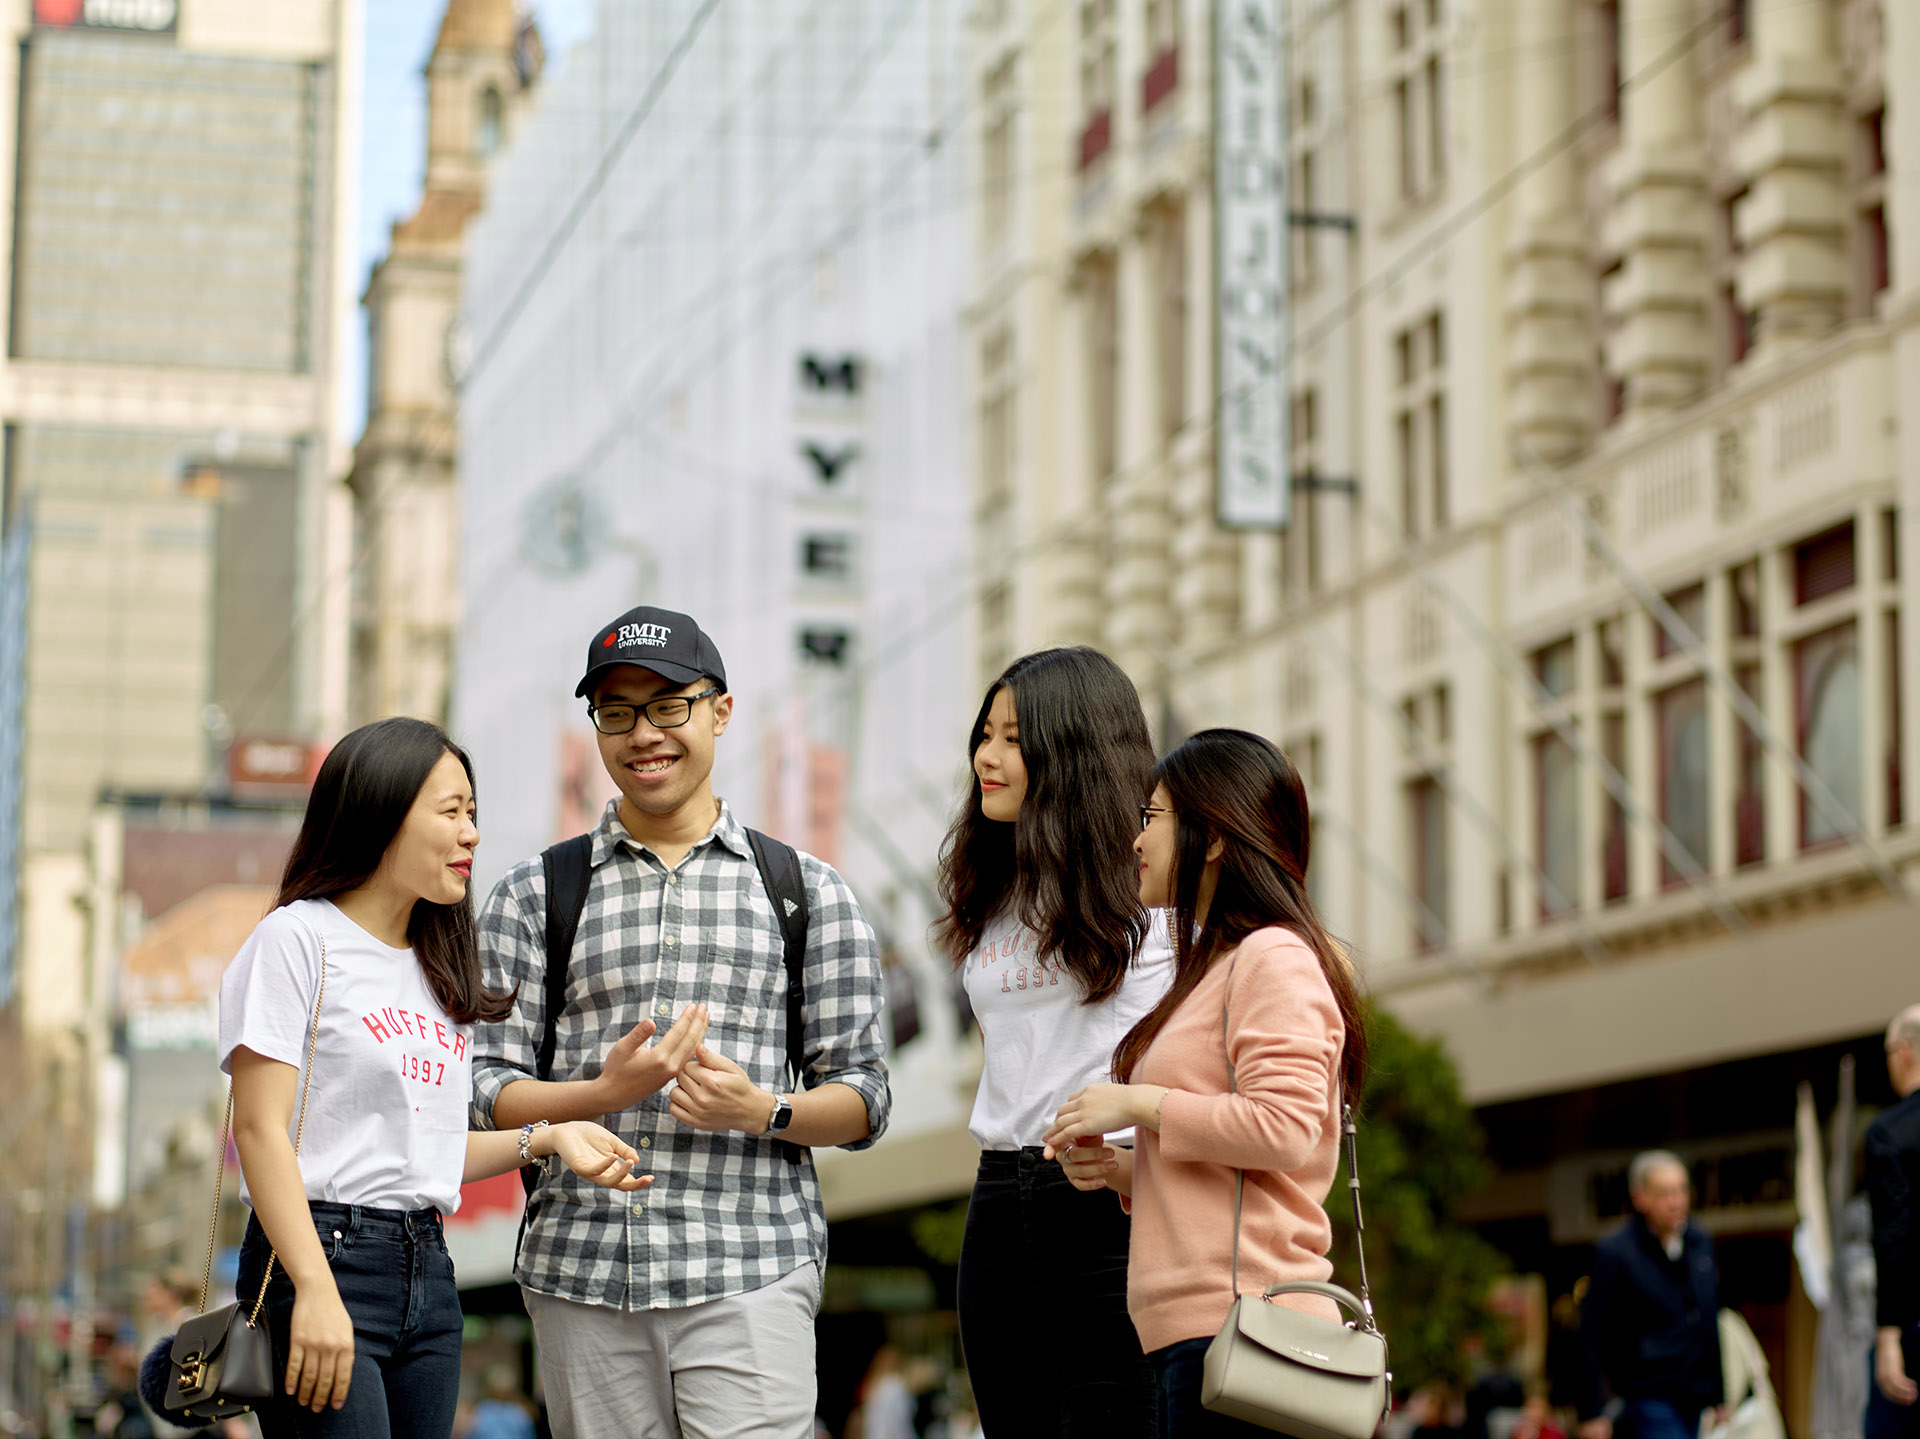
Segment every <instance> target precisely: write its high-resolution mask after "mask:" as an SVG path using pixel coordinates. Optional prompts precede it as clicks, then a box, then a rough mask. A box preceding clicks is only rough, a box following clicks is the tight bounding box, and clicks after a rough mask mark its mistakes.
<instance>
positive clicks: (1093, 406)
mask: <svg viewBox="0 0 1920 1439" xmlns="http://www.w3.org/2000/svg"><path fill="white" fill-rule="evenodd" d="M1085 293H1086V297H1087V300H1086V334H1087V360H1088V364H1087V384H1088V394H1087V400H1088V404H1087V419H1088V423H1089V424H1090V425H1092V427H1093V433H1092V435H1091V436H1089V439H1090V440H1091V444H1090V446H1089V453H1090V454H1091V456H1092V459H1093V478H1094V479H1095V480H1096V481H1097V482H1100V483H1103V484H1104V483H1105V482H1106V481H1107V480H1109V479H1110V478H1111V477H1112V475H1113V470H1114V466H1115V464H1116V463H1117V458H1118V454H1119V436H1118V428H1119V411H1118V405H1119V389H1120V293H1119V276H1118V274H1117V273H1116V269H1115V266H1114V263H1113V259H1112V257H1111V256H1102V257H1099V258H1096V259H1094V260H1090V261H1088V263H1087V267H1086V285H1085Z"/></svg>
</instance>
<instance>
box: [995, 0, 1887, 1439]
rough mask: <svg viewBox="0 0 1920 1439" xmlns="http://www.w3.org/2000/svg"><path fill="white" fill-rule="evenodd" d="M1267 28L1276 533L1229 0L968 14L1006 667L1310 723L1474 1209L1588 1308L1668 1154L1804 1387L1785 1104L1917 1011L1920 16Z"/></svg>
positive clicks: (1365, 952) (1390, 975)
mask: <svg viewBox="0 0 1920 1439" xmlns="http://www.w3.org/2000/svg"><path fill="white" fill-rule="evenodd" d="M1279 8H1280V10H1281V12H1282V13H1283V14H1284V15H1285V17H1286V24H1287V29H1286V31H1285V33H1284V36H1283V38H1282V39H1281V41H1280V42H1279V43H1280V44H1281V46H1282V49H1283V52H1284V56H1285V62H1286V68H1287V73H1288V82H1287V110H1288V125H1287V131H1286V135H1285V141H1284V143H1285V144H1286V146H1287V153H1288V158H1289V164H1288V168H1287V179H1288V185H1287V191H1288V196H1287V202H1286V205H1287V210H1288V212H1289V213H1290V216H1291V220H1292V223H1291V224H1290V225H1289V227H1288V239H1289V247H1290V256H1289V260H1290V267H1289V268H1290V290H1291V302H1292V304H1291V342H1290V345H1289V346H1288V347H1287V349H1286V351H1285V356H1286V358H1285V363H1284V364H1283V365H1282V366H1281V367H1279V376H1280V378H1278V379H1277V380H1276V383H1277V384H1280V385H1283V386H1284V388H1285V395H1286V400H1287V402H1288V406H1289V414H1290V418H1291V427H1290V428H1291V438H1290V448H1291V465H1290V470H1291V475H1292V491H1293V496H1292V499H1293V503H1292V513H1291V517H1290V522H1289V524H1288V525H1287V527H1286V528H1285V530H1284V532H1276V533H1245V532H1232V531H1229V530H1227V529H1225V528H1223V527H1222V526H1221V525H1219V524H1218V523H1217V522H1216V521H1215V519H1214V497H1213V468H1214V465H1213V455H1214V449H1215V446H1214V436H1215V426H1216V415H1217V413H1218V412H1219V410H1220V408H1221V407H1222V405H1223V404H1224V403H1225V402H1226V400H1227V399H1228V398H1230V397H1223V396H1221V395H1219V393H1218V388H1219V387H1218V386H1217V385H1216V383H1215V380H1214V376H1215V374H1216V364H1215V356H1214V346H1215V336H1216V332H1215V326H1214V314H1215V303H1216V284H1215V275H1214V259H1213V256H1214V236H1213V230H1212V223H1211V216H1212V211H1213V201H1212V195H1213V187H1214V183H1215V177H1214V171H1213V164H1212V157H1213V144H1212V139H1213V123H1214V109H1213V100H1212V89H1211V85H1210V74H1211V72H1212V67H1213V63H1214V54H1213V39H1212V33H1213V30H1212V27H1213V24H1214V18H1215V17H1214V13H1213V10H1212V8H1211V7H1207V6H1202V5H1193V4H1186V5H1183V4H1180V3H1178V0H1147V3H1144V4H1116V3H1114V0H1076V3H1071V4H1060V5H1049V4H1046V3H1038V0H1035V3H1025V4H1023V3H1017V0H1002V3H998V4H989V5H985V6H982V7H980V10H979V23H978V25H977V26H976V28H975V29H974V31H973V34H972V42H973V43H972V46H971V55H972V61H971V67H970V76H969V83H970V84H971V85H972V86H973V87H974V89H975V93H976V96H977V106H976V114H977V125H976V127H975V129H974V133H973V144H972V153H973V155H974V157H975V161H976V165H977V174H978V178H979V201H978V203H977V205H976V206H975V222H976V231H975V233H976V237H977V244H978V249H977V253H976V256H975V263H974V266H973V303H972V307H971V310H970V315H969V318H970V326H969V332H968V342H969V352H968V359H969V373H970V379H971V383H970V386H969V392H970V403H971V414H970V420H971V423H972V425H973V429H974V434H975V446H974V452H975V459H976V464H977V472H976V476H975V479H976V485H975V503H976V519H975V525H976V534H977V535H979V536H980V537H981V540H982V543H981V544H980V545H979V546H978V548H977V556H978V560H977V572H976V576H975V594H976V601H977V608H978V612H979V615H980V624H979V633H980V640H979V643H980V649H979V652H978V656H977V661H978V663H977V673H978V674H980V675H981V676H982V677H985V676H990V675H991V674H992V673H994V672H995V671H996V670H997V669H998V668H999V667H1000V666H1001V665H1002V664H1004V663H1005V661H1006V660H1007V659H1008V658H1011V657H1012V656H1013V655H1015V654H1018V653H1020V652H1022V651H1024V650H1027V649H1031V648H1034V647H1036V646H1038V645H1041V644H1045V643H1053V642H1059V641H1063V640H1082V641H1087V642H1090V643H1095V644H1099V645H1101V646H1103V647H1104V648H1107V649H1108V650H1109V651H1111V652H1112V653H1114V654H1115V655H1116V656H1117V657H1119V658H1120V659H1121V660H1122V662H1123V663H1124V664H1126V665H1127V667H1128V669H1129V671H1130V672H1131V673H1132V674H1133V675H1134V676H1135V678H1136V680H1137V681H1138V683H1139V684H1140V687H1141V690H1142V694H1143V696H1145V697H1146V698H1147V699H1148V702H1149V708H1150V712H1151V713H1155V714H1156V715H1157V717H1158V718H1159V719H1160V720H1161V722H1162V728H1163V730H1164V732H1165V738H1166V739H1167V740H1169V741H1171V740H1176V739H1178V738H1179V736H1180V735H1181V734H1183V733H1186V732H1189V731H1191V730H1193V729H1197V728H1201V727H1203V726H1206V725H1211V724H1234V725H1240V726H1244V727H1247V728H1251V729H1254V730H1258V731H1260V732H1262V733H1264V734H1268V735H1270V736H1272V737H1274V738H1275V739H1277V740H1279V741H1281V742H1282V743H1283V744H1284V745H1285V746H1286V748H1287V749H1288V750H1289V752H1290V753H1291V754H1292V756H1293V758H1294V760H1295V762H1296V763H1297V764H1298V766H1299V767H1300V769H1301V771H1302V773H1303V775H1304V776H1305V778H1306V779H1307V781H1308V785H1309V790H1310V794H1311V796H1312V800H1313V804H1314V808H1315V816H1316V824H1315V832H1314V843H1313V871H1312V876H1311V879H1312V884H1313V888H1314V890H1315V893H1316V895H1317V896H1318V898H1319V900H1320V902H1321V904H1322V906H1323V907H1324V909H1325V910H1326V912H1327V914H1328V916H1329V919H1330V921H1331V923H1332V925H1333V927H1334V928H1335V930H1336V932H1338V933H1340V934H1342V935H1343V936H1345V937H1346V938H1348V939H1349V940H1350V941H1351V943H1352V944H1353V946H1354V949H1355V951H1356V953H1357V954H1358V955H1359V956H1361V958H1362V961H1363V963H1364V965H1365V968H1366V974H1367V979H1368V983H1369V985H1370V986H1371V988H1372V990H1373V992H1374V993H1375V994H1376V995H1377V996H1378V997H1379V998H1380V999H1381V1000H1382V1001H1383V1002H1385V1003H1386V1004H1388V1005H1389V1006H1391V1007H1392V1008H1393V1009H1394V1010H1395V1012H1396V1013H1397V1014H1398V1015H1400V1016H1401V1017H1402V1018H1403V1019H1405V1020H1406V1021H1407V1022H1409V1023H1410V1024H1411V1025H1413V1026H1414V1027H1415V1028H1416V1029H1418V1030H1421V1031H1423V1032H1426V1033H1430V1034H1434V1035H1438V1036H1440V1037H1442V1038H1444V1039H1445V1040H1446V1041H1447V1043H1448V1045H1449V1047H1450V1049H1451V1050H1452V1052H1453V1054H1454V1056H1455V1057H1456V1059H1457V1061H1458V1062H1459V1065H1460V1067H1461V1072H1462V1076H1463V1079H1464V1082H1465V1085H1466V1088H1467V1091H1468V1095H1469V1098H1470V1099H1471V1100H1472V1101H1473V1102H1474V1103H1475V1104H1476V1105H1478V1106H1480V1108H1481V1114H1482V1117H1483V1120H1484V1121H1485V1122H1486V1125H1487V1128H1488V1132H1489V1135H1490V1139H1491V1142H1492V1145H1493V1151H1494V1158H1495V1160H1496V1162H1497V1164H1498V1166H1499V1169H1500V1178H1499V1180H1498V1182H1497V1183H1496V1185H1495V1186H1494V1187H1493V1188H1492V1189H1491V1190H1490V1191H1489V1192H1488V1193H1487V1194H1485V1195H1483V1196H1481V1197H1480V1199H1479V1200H1477V1201H1476V1208H1475V1211H1474V1213H1475V1217H1476V1218H1478V1219H1479V1220H1481V1221H1482V1222H1483V1223H1485V1224H1486V1225H1487V1227H1488V1232H1489V1233H1491V1234H1494V1235H1495V1236H1496V1237H1498V1238H1499V1239H1500V1241H1501V1242H1502V1243H1503V1244H1504V1245H1505V1246H1506V1247H1507V1249H1508V1251H1509V1253H1510V1254H1512V1255H1513V1257H1514V1258H1515V1260H1516V1262H1518V1263H1520V1264H1521V1265H1522V1266H1523V1267H1525V1268H1527V1269H1532V1270H1538V1271H1539V1272H1541V1273H1543V1274H1545V1275H1546V1277H1547V1280H1548V1286H1549V1289H1550V1291H1551V1293H1552V1294H1553V1295H1554V1296H1556V1297H1558V1296H1564V1295H1567V1294H1569V1293H1570V1292H1571V1291H1572V1290H1573V1288H1574V1287H1575V1284H1576V1282H1577V1280H1578V1277H1579V1275H1580V1274H1582V1273H1584V1265H1585V1262H1586V1258H1585V1256H1586V1252H1587V1251H1586V1248H1585V1246H1586V1245H1587V1244H1588V1243H1590V1242H1591V1240H1592V1239H1593V1238H1594V1237H1595V1236H1596V1235H1597V1234H1598V1233H1600V1232H1602V1231H1603V1230H1604V1228H1605V1227H1606V1225H1607V1224H1609V1223H1611V1222H1612V1221H1613V1220H1614V1219H1616V1218H1617V1217H1618V1216H1619V1214H1620V1213H1622V1212H1623V1205H1624V1195H1623V1185H1622V1184H1621V1182H1620V1175H1621V1171H1622V1169H1623V1167H1624V1163H1625V1160H1626V1158H1627V1157H1628V1156H1629V1155H1630V1154H1631V1153H1632V1152H1633V1151H1634V1150H1635V1149H1637V1148H1640V1147H1645V1146H1647V1145H1651V1144H1655V1143H1660V1144H1667V1145H1671V1146H1672V1147H1675V1148H1678V1149H1679V1150H1680V1152H1681V1153H1682V1154H1683V1155H1685V1156H1686V1157H1688V1159H1689V1160H1690V1161H1691V1162H1693V1164H1694V1166H1695V1176H1696V1184H1697V1186H1698V1187H1700V1188H1701V1190H1702V1193H1701V1200H1700V1202H1701V1205H1702V1211H1703V1213H1704V1214H1705V1215H1706V1217H1707V1220H1708V1222H1709V1224H1710V1225H1711V1226H1712V1227H1713V1228H1715V1229H1716V1231H1717V1232H1718V1233H1719V1234H1720V1235H1721V1244H1722V1253H1723V1262H1724V1263H1725V1264H1727V1265H1728V1266H1729V1269H1730V1279H1729V1294H1730V1295H1731V1296H1732V1297H1733V1299H1734V1300H1735V1302H1739V1303H1741V1304H1742V1306H1743V1307H1744V1308H1745V1309H1746V1310H1747V1312H1748V1315H1749V1318H1751V1319H1753V1320H1754V1321H1755V1324H1756V1328H1758V1329H1760V1330H1761V1332H1762V1336H1763V1338H1764V1339H1765V1340H1766V1342H1767V1343H1768V1345H1769V1347H1770V1348H1771V1349H1772V1350H1773V1352H1774V1353H1775V1355H1776V1369H1777V1371H1778V1372H1779V1373H1780V1374H1781V1375H1782V1376H1783V1377H1784V1388H1785V1392H1786V1394H1787V1398H1788V1401H1789V1408H1790V1412H1796V1411H1794V1410H1793V1406H1795V1405H1801V1404H1804V1403H1805V1402H1806V1389H1807V1370H1806V1368H1805V1364H1804V1363H1803V1359H1804V1356H1805V1355H1806V1354H1807V1353H1808V1352H1810V1344H1809V1343H1808V1342H1807V1334H1808V1332H1809V1316H1810V1314H1811V1310H1810V1309H1809V1308H1808V1307H1807V1305H1806V1302H1805V1300H1804V1297H1803V1295H1802V1294H1801V1291H1800V1288H1799V1287H1798V1282H1797V1280H1796V1279H1795V1278H1794V1277H1793V1273H1792V1265H1791V1262H1790V1260H1789V1259H1788V1247H1787V1246H1788V1239H1787V1233H1786V1231H1787V1230H1788V1229H1789V1228H1790V1227H1791V1223H1792V1215H1793V1209H1792V1205H1791V1200H1792V1189H1791V1183H1790V1162H1791V1141H1790V1131H1791V1126H1792V1110H1793V1100H1794V1093H1795V1088H1796V1085H1797V1083H1798V1082H1799V1081H1800V1080H1802V1079H1805V1080H1809V1081H1812V1082H1813V1083H1814V1085H1815V1090H1816V1093H1817V1095H1818V1097H1819V1099H1820V1103H1821V1104H1822V1105H1823V1106H1826V1105H1830V1104H1831V1103H1832V1102H1833V1100H1834V1096H1835V1094H1836V1092H1837V1086H1838V1084H1839V1081H1838V1079H1837V1061H1838V1059H1839V1058H1840V1057H1841V1056H1842V1055H1843V1054H1855V1055H1856V1056H1857V1057H1858V1058H1859V1060H1860V1066H1859V1069H1858V1083H1859V1085H1860V1092H1861V1095H1862V1097H1863V1099H1865V1100H1868V1101H1873V1100H1874V1099H1875V1098H1876V1097H1877V1096H1883V1095H1884V1079H1883V1077H1882V1074H1881V1072H1880V1071H1881V1065H1880V1059H1879V1045H1878V1040H1877V1035H1878V1033H1879V1031H1880V1030H1881V1028H1882V1027H1883V1026H1884V1024H1885V1023H1886V1021H1887V1019H1888V1017H1889V1016H1890V1015H1891V1014H1892V1013H1893V1012H1895V1011H1896V1010H1897V1009H1899V1008H1900V1007H1902V1006H1903V1005H1905V1004H1907V1003H1910V1002H1912V1000H1913V999H1914V997H1915V995H1914V988H1913V984H1914V981H1913V978H1912V966H1911V964H1910V963H1909V962H1908V961H1907V959H1906V955H1905V950H1904V946H1903V943H1902V937H1903V934H1904V933H1905V931H1906V930H1907V929H1908V927H1909V926H1910V924H1911V915H1912V911H1911V909H1910V908H1909V906H1910V904H1911V902H1912V901H1911V891H1912V887H1913V885H1914V883H1915V878H1914V872H1913V860H1914V858H1915V857H1916V854H1920V848H1917V847H1916V845H1915V843H1914V840H1913V837H1912V833H1911V829H1910V824H1911V810H1912V803H1911V802H1909V801H1907V800H1906V799H1905V791H1906V789H1907V787H1908V786H1907V784H1906V782H1905V777H1906V776H1907V775H1908V774H1910V771H1911V763H1910V761H1908V760H1907V759H1906V758H1905V757H1908V756H1911V755H1912V754H1913V753H1914V745H1915V744H1916V743H1917V742H1920V731H1917V730H1916V728H1915V726H1916V723H1917V721H1916V707H1915V706H1914V704H1913V703H1912V701H1911V699H1910V698H1909V697H1908V694H1909V691H1908V689H1907V686H1908V684H1909V683H1910V681H1911V678H1912V677H1913V676H1915V675H1917V674H1920V650H1916V648H1915V639H1914V633H1913V631H1914V626H1913V625H1911V624H1907V625H1905V626H1904V627H1903V625H1902V619H1901V617H1902V612H1903V611H1904V610H1907V609H1908V608H1909V605H1910V600H1909V596H1910V595H1911V594H1912V593H1913V588H1912V587H1913V585H1914V583H1915V582H1914V579H1913V577H1912V569H1913V567H1912V565H1911V563H1910V562H1906V563H1903V554H1910V553H1911V545H1910V543H1909V536H1910V535H1911V532H1912V530H1911V526H1912V520H1911V517H1912V516H1913V515H1914V513H1915V504H1916V502H1917V501H1920V489H1917V488H1916V487H1920V448H1916V442H1915V439H1914V436H1913V434H1912V433H1911V432H1912V430H1913V426H1912V425H1911V424H1910V423H1908V422H1907V415H1908V414H1909V413H1910V412H1911V411H1912V409H1913V406H1914V403H1915V402H1916V401H1917V400H1920V367H1917V366H1920V343H1917V342H1916V329H1917V324H1920V204H1917V202H1916V200H1915V196H1914V193H1912V191H1913V184H1912V181H1913V179H1914V178H1915V175H1916V173H1917V172H1920V89H1916V86H1915V82H1914V81H1913V79H1912V77H1913V76H1914V75H1916V74H1920V17H1916V15H1915V14H1914V13H1912V11H1911V7H1907V6H1901V5H1892V4H1880V3H1875V0H1819V3H1811V4H1808V3H1787V0H1744V3H1739V4H1735V5H1731V6H1729V5H1725V4H1720V3H1707V0H1700V3H1695V0H1525V3H1519V0H1472V3H1469V0H1359V3H1354V0H1348V3H1323V0H1299V3H1295V4H1293V5H1291V6H1284V7H1279ZM1902 179H1905V180H1906V181H1907V182H1908V183H1907V184H1906V185H1905V186H1904V187H1903V186H1902V184H1901V183H1900V182H1901V180H1902ZM988 536H993V537H995V539H996V541H997V542H998V543H997V544H994V545H990V544H987V543H985V540H986V537H988ZM1009 537H1013V540H1014V542H1012V543H1009V542H1008V538H1009ZM1797 1412H1801V1413H1804V1411H1797ZM1790 1427H1793V1426H1792V1424H1790ZM1795 1432H1799V1431H1798V1429H1796V1430H1795Z"/></svg>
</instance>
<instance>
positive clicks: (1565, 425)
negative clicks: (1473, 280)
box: [1507, 0, 1593, 461]
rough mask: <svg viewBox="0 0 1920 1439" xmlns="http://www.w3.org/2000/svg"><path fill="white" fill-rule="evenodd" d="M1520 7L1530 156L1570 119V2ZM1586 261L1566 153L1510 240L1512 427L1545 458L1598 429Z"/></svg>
mask: <svg viewBox="0 0 1920 1439" xmlns="http://www.w3.org/2000/svg"><path fill="white" fill-rule="evenodd" d="M1515 14H1516V19H1515V33H1514V44H1515V48H1516V49H1517V50H1518V52H1519V53H1520V55H1521V56H1522V63H1521V66H1520V71H1519V74H1518V76H1517V77H1516V88H1517V90H1518V95H1517V100H1518V106H1519V113H1518V117H1517V125H1516V129H1517V132H1518V133H1517V149H1518V150H1519V151H1520V152H1521V153H1523V154H1524V153H1527V152H1529V151H1531V150H1533V149H1534V148H1536V147H1537V146H1539V145H1541V144H1543V143H1544V142H1545V141H1546V139H1547V138H1548V137H1550V136H1553V135H1558V134H1560V133H1561V132H1563V131H1564V130H1566V129H1567V127H1568V126H1570V125H1571V124H1572V123H1573V121H1574V95H1575V89H1574V33H1573V30H1574V27H1573V18H1574V17H1573V0H1525V3H1524V4H1521V5H1520V6H1518V7H1517V9H1516V12H1515ZM1588 265H1589V258H1588V252H1587V235H1586V223H1585V219H1584V217H1583V215H1582V213H1581V204H1580V190H1579V177H1578V175H1577V174H1576V173H1575V170H1574V160H1573V155H1572V153H1571V152H1570V151H1568V152H1563V153H1561V154H1558V155H1556V156H1554V157H1553V159H1551V160H1550V161H1548V162H1547V163H1546V164H1545V165H1544V166H1542V167H1541V168H1540V169H1539V170H1537V171H1536V172H1534V174H1533V175H1531V176H1530V177H1528V179H1527V180H1526V181H1525V182H1524V183H1523V184H1522V185H1521V187H1520V191H1519V193H1518V195H1517V196H1516V197H1515V204H1514V215H1513V229H1512V234H1511V238H1510V240H1509V242H1508V245H1507V275H1508V279H1507V383H1508V386H1509V405H1510V408H1509V410H1508V427H1509V429H1508V433H1509V435H1510V436H1511V438H1513V439H1515V440H1518V441H1519V442H1521V443H1522V444H1524V445H1525V446H1526V447H1527V448H1528V449H1530V450H1531V451H1532V452H1533V453H1535V454H1537V455H1539V456H1540V457H1541V458H1542V459H1544V460H1548V461H1559V460H1563V459H1566V458H1567V457H1568V456H1570V455H1572V454H1574V453H1576V452H1577V451H1579V450H1580V449H1582V448H1583V447H1584V446H1585V445H1586V443H1587V440H1588V438H1589V436H1590V434H1591V430H1592V412H1593V400H1592V395H1593V383H1592V368H1593V365H1592V355H1593V329H1592V321H1593V316H1592V313H1591V312H1592V305H1591V302H1590V295H1591V287H1592V279H1591V275H1590V272H1589V269H1588Z"/></svg>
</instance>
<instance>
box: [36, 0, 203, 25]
mask: <svg viewBox="0 0 1920 1439" xmlns="http://www.w3.org/2000/svg"><path fill="white" fill-rule="evenodd" d="M179 18H180V5H179V0H33V19H34V23H35V24H37V25H51V26H54V27H56V28H59V29H66V28H69V27H72V26H86V27H88V28H90V29H96V30H152V31H162V30H171V29H173V27H174V25H175V24H176V22H177V21H178V20H179Z"/></svg>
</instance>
